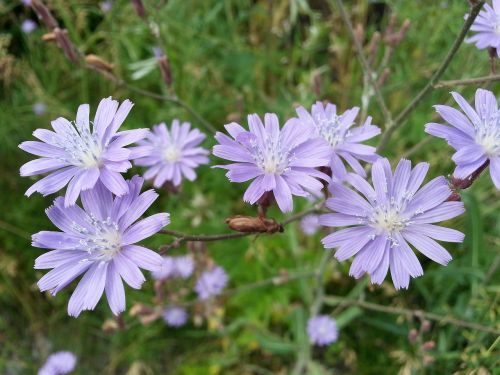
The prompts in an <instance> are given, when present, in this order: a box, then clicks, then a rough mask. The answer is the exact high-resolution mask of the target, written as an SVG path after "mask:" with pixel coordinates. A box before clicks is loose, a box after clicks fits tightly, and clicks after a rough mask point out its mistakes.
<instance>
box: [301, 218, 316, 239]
mask: <svg viewBox="0 0 500 375" xmlns="http://www.w3.org/2000/svg"><path fill="white" fill-rule="evenodd" d="M319 228H321V225H320V224H319V216H318V215H315V214H310V215H307V216H304V217H303V218H302V220H300V229H302V232H304V234H306V235H308V236H312V235H314V234H315V233H316V232H317V231H318V229H319Z"/></svg>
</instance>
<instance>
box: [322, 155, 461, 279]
mask: <svg viewBox="0 0 500 375" xmlns="http://www.w3.org/2000/svg"><path fill="white" fill-rule="evenodd" d="M428 168H429V164H427V163H419V164H417V165H416V166H415V168H413V170H412V169H411V162H410V161H409V160H405V159H402V160H401V161H400V162H399V164H398V166H397V168H396V171H395V173H394V175H393V174H392V172H391V167H390V165H389V161H388V160H387V159H379V160H378V161H376V162H375V163H374V164H373V168H372V180H373V186H374V188H372V186H371V185H370V184H369V183H368V182H367V181H366V180H364V179H363V178H362V177H360V176H359V175H356V174H354V173H351V174H348V176H347V178H346V180H347V182H349V183H350V184H351V185H352V186H353V187H354V188H355V189H356V190H358V191H359V192H360V193H361V194H362V195H363V196H361V195H359V194H358V193H356V192H354V191H353V190H351V189H350V188H347V187H345V186H342V185H340V184H337V183H332V185H331V187H330V191H331V192H332V194H333V196H334V198H330V199H328V200H327V201H326V206H327V207H328V208H329V209H331V210H333V211H337V213H333V214H325V215H321V216H320V224H322V225H325V226H328V227H339V226H351V227H349V228H347V229H342V230H339V231H336V232H334V233H332V234H330V235H328V236H326V237H325V238H323V240H322V242H323V245H324V246H325V248H327V249H331V248H338V250H337V252H336V253H335V257H336V258H337V259H338V260H339V261H344V260H346V259H348V258H350V257H352V256H354V255H356V258H355V259H354V261H353V262H352V265H351V269H350V271H349V274H350V275H351V276H354V277H355V278H360V277H361V276H362V275H363V274H364V273H365V272H366V273H368V274H369V275H370V276H371V281H372V283H375V284H381V283H382V281H384V279H385V277H386V275H387V271H388V269H389V268H390V270H391V276H392V281H393V283H394V286H395V287H396V289H399V288H408V285H409V282H410V276H411V277H418V276H422V275H423V270H422V267H421V265H420V263H419V261H418V259H417V257H416V256H415V254H414V253H413V251H412V249H411V248H410V246H409V245H408V242H409V243H410V244H412V245H413V246H414V247H415V248H416V249H417V250H419V251H420V252H421V253H422V254H424V255H425V256H426V257H428V258H430V259H431V260H433V261H435V262H437V263H439V264H442V265H446V264H448V262H449V261H450V260H451V259H452V258H451V255H450V254H449V253H448V251H446V249H445V248H444V247H442V246H441V245H439V244H438V243H437V242H436V241H434V240H439V241H447V242H462V241H463V238H464V235H463V234H462V233H460V232H459V231H456V230H454V229H449V228H444V227H440V226H437V225H433V224H432V223H435V222H439V221H443V220H448V219H451V218H454V217H456V216H458V215H460V214H462V213H463V212H464V205H463V203H462V202H446V200H447V199H448V197H449V196H450V194H451V190H450V188H449V186H448V182H447V180H446V179H445V178H444V177H442V176H440V177H437V178H435V179H433V180H432V181H430V182H429V183H427V184H426V185H424V187H422V188H421V189H419V188H420V186H421V185H422V182H423V180H424V178H425V175H426V174H427V170H428ZM407 241H408V242H407Z"/></svg>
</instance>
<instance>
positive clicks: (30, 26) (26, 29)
mask: <svg viewBox="0 0 500 375" xmlns="http://www.w3.org/2000/svg"><path fill="white" fill-rule="evenodd" d="M37 27H38V25H37V24H36V22H35V21H33V20H24V21H23V22H22V23H21V30H22V32H23V33H25V34H29V33H31V32H33V31H35V30H36V28H37Z"/></svg>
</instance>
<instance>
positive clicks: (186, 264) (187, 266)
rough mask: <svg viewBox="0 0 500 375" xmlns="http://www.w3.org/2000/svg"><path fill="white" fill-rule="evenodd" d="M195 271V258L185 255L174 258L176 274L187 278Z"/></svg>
mask: <svg viewBox="0 0 500 375" xmlns="http://www.w3.org/2000/svg"><path fill="white" fill-rule="evenodd" d="M193 271H194V260H193V258H192V257H191V256H189V255H185V256H181V257H176V258H174V274H175V276H178V277H180V278H182V279H187V278H188V277H189V276H191V274H192V273H193Z"/></svg>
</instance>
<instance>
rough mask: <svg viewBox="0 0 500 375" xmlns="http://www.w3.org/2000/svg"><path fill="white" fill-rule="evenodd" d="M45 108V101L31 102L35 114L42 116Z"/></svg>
mask: <svg viewBox="0 0 500 375" xmlns="http://www.w3.org/2000/svg"><path fill="white" fill-rule="evenodd" d="M46 109H47V106H46V105H45V103H42V102H36V103H35V104H33V113H34V114H35V115H37V116H42V115H43V114H45V110H46Z"/></svg>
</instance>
